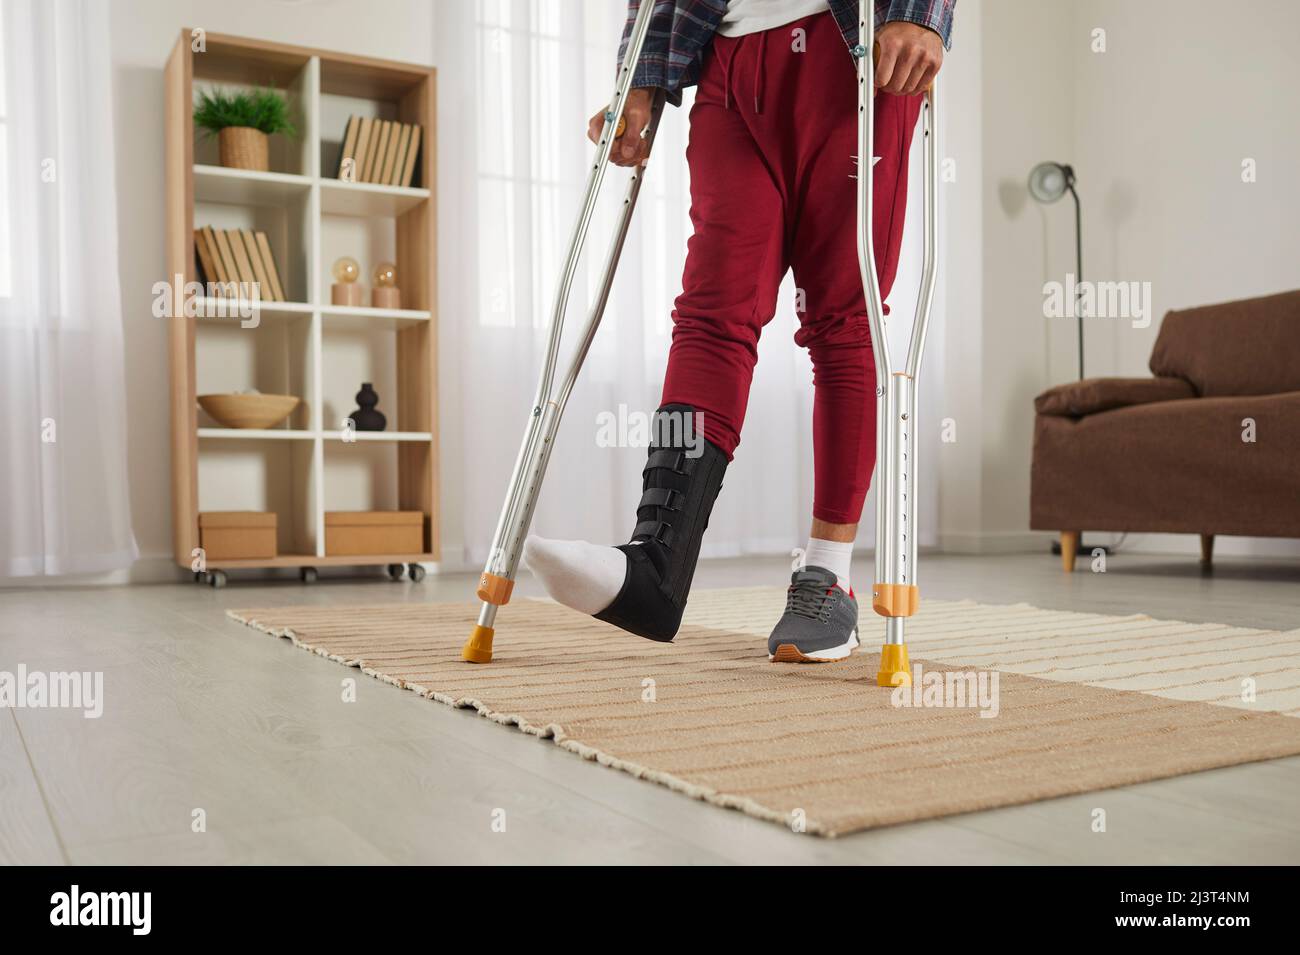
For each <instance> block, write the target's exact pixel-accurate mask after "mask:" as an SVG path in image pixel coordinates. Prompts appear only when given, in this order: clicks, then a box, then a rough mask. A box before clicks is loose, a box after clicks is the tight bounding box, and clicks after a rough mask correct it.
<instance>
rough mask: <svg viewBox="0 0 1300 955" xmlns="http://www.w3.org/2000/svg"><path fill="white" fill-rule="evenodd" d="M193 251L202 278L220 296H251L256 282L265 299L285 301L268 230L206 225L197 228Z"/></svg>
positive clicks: (262, 298)
mask: <svg viewBox="0 0 1300 955" xmlns="http://www.w3.org/2000/svg"><path fill="white" fill-rule="evenodd" d="M194 251H195V253H196V257H197V258H198V260H199V271H200V272H201V273H202V279H203V281H204V282H205V283H206V284H207V286H208V288H209V289H211V290H212V291H211V294H214V295H216V296H218V297H225V296H227V295H230V296H233V297H236V298H250V297H252V296H251V292H250V291H249V290H250V289H251V288H252V285H253V283H257V285H258V287H259V289H260V292H261V294H260V295H259V296H258V298H260V299H261V300H262V301H265V302H283V301H286V299H285V297H284V286H283V285H281V284H280V270H279V269H277V268H276V267H275V257H274V256H272V255H271V243H270V242H268V241H267V238H266V233H265V232H250V231H249V230H248V229H214V228H212V226H210V225H207V226H204V227H203V228H202V229H195V230H194Z"/></svg>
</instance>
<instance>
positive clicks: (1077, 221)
mask: <svg viewBox="0 0 1300 955" xmlns="http://www.w3.org/2000/svg"><path fill="white" fill-rule="evenodd" d="M1067 192H1068V193H1069V194H1070V195H1071V196H1073V197H1074V281H1075V287H1074V319H1075V322H1076V323H1077V324H1078V329H1079V380H1080V381H1082V380H1083V377H1084V376H1083V312H1082V311H1081V310H1080V309H1079V296H1080V294H1081V293H1082V291H1083V225H1082V217H1081V215H1080V212H1079V194H1078V193H1077V192H1075V191H1074V168H1073V167H1072V166H1067V165H1064V164H1062V163H1059V162H1040V163H1039V164H1038V165H1037V166H1035V167H1034V168H1033V169H1032V170H1030V173H1029V194H1030V195H1031V196H1033V197H1034V198H1035V199H1036V200H1037V201H1039V202H1041V203H1043V204H1044V205H1047V204H1049V203H1053V202H1055V201H1056V200H1057V199H1059V198H1061V196H1063V195H1065V194H1066V193H1067Z"/></svg>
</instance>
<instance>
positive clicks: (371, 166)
mask: <svg viewBox="0 0 1300 955" xmlns="http://www.w3.org/2000/svg"><path fill="white" fill-rule="evenodd" d="M385 136H386V132H385V127H384V121H383V120H382V119H377V120H375V125H374V126H373V127H371V130H370V151H369V152H368V153H367V154H366V163H365V165H364V166H363V167H362V169H361V181H362V182H371V181H372V179H371V177H372V176H373V175H374V173H375V162H376V161H377V160H378V159H379V158H380V157H381V156H382V155H383V151H384V139H385Z"/></svg>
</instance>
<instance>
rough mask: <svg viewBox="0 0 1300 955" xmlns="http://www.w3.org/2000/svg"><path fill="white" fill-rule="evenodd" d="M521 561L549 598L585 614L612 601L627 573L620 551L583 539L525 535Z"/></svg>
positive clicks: (596, 611) (597, 609)
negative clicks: (522, 559) (559, 539)
mask: <svg viewBox="0 0 1300 955" xmlns="http://www.w3.org/2000/svg"><path fill="white" fill-rule="evenodd" d="M524 564H525V565H526V566H527V567H528V569H529V570H531V571H532V572H533V574H534V575H536V577H537V579H538V580H540V581H541V582H542V586H543V587H545V588H546V592H547V593H548V594H550V595H551V597H553V598H554V599H555V600H557V601H559V602H560V603H562V604H564V605H565V606H566V607H572V608H573V609H574V610H577V611H578V612H579V613H587V614H597V613H600V612H601V611H602V610H604V609H605V608H606V607H608V606H609V605H610V604H612V603H613V602H614V598H615V597H617V596H618V592H619V591H620V590H622V589H623V579H624V578H625V577H626V576H627V556H626V555H625V554H624V553H623V552H622V551H621V550H619V549H618V548H616V547H608V546H601V545H599V544H588V543H587V542H586V541H557V540H548V539H547V538H545V537H529V538H528V540H526V541H524Z"/></svg>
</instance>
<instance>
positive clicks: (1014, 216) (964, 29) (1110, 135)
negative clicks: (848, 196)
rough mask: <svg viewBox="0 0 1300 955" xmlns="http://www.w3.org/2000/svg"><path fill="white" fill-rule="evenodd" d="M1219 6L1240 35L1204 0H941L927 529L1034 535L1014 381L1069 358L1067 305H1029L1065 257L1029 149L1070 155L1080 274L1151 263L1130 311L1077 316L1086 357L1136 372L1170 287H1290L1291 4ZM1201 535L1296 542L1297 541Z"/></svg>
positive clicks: (1293, 202) (963, 537)
mask: <svg viewBox="0 0 1300 955" xmlns="http://www.w3.org/2000/svg"><path fill="white" fill-rule="evenodd" d="M1236 9H1237V10H1238V11H1239V13H1240V16H1241V18H1242V22H1243V24H1244V25H1245V26H1246V27H1247V29H1246V32H1245V33H1244V34H1243V36H1244V37H1245V38H1247V39H1246V40H1245V41H1244V42H1235V41H1234V42H1228V37H1229V34H1228V33H1227V32H1225V28H1224V23H1223V16H1224V8H1223V5H1222V4H1221V3H1217V2H1211V0H1143V2H1141V3H1137V2H1132V0H960V3H959V4H958V8H957V23H956V32H955V51H954V53H953V55H952V56H951V57H950V59H949V63H948V66H947V72H946V73H945V76H944V80H945V81H946V82H945V83H944V85H943V87H942V88H943V89H944V90H945V91H946V108H947V110H948V111H949V113H950V114H951V113H952V112H953V111H956V112H957V113H958V114H959V118H957V119H955V120H954V119H951V118H950V119H949V120H948V124H949V126H950V127H951V128H950V133H949V137H948V144H947V146H946V147H945V148H946V150H947V151H948V152H949V153H950V154H952V155H953V156H955V157H957V158H958V181H957V183H956V184H954V185H950V186H947V187H945V192H944V199H945V202H946V203H947V207H948V220H949V226H950V228H949V230H948V234H947V247H946V252H947V258H946V259H945V261H944V263H943V268H944V272H943V275H944V276H945V278H944V284H945V294H946V300H947V303H948V309H947V311H948V315H947V316H946V324H947V335H948V341H947V342H946V353H947V356H948V357H947V359H946V361H945V363H944V370H945V382H944V387H945V389H946V393H945V404H946V405H948V407H950V408H952V409H956V410H955V411H954V412H953V416H954V417H955V418H956V419H957V421H958V436H959V437H958V444H957V445H956V446H949V448H947V449H944V450H943V451H942V452H941V454H943V455H944V458H943V460H944V461H945V462H947V463H953V462H956V463H955V466H953V467H952V468H951V469H949V470H948V471H946V472H945V474H944V476H943V478H942V485H941V486H942V488H943V494H942V495H941V501H943V502H944V506H943V507H942V508H941V514H940V535H939V537H940V542H941V544H942V545H943V546H945V547H947V548H949V549H953V550H969V551H991V550H1005V549H1014V548H1017V547H1024V546H1040V545H1041V543H1042V542H1041V541H1038V542H1036V541H1035V538H1036V536H1040V535H1034V534H1032V533H1030V532H1028V530H1027V528H1028V516H1029V502H1028V495H1029V463H1030V453H1031V447H1032V439H1033V405H1032V401H1033V397H1034V396H1035V395H1036V394H1038V393H1039V392H1040V391H1042V390H1044V389H1045V388H1047V387H1049V386H1050V385H1053V384H1057V383H1060V382H1062V381H1066V380H1069V379H1071V378H1073V377H1074V376H1075V374H1076V371H1075V369H1076V341H1075V326H1074V322H1073V321H1072V320H1069V319H1045V318H1044V317H1043V311H1042V285H1043V282H1044V281H1046V280H1048V279H1055V280H1058V281H1063V280H1064V276H1065V273H1066V272H1067V271H1073V270H1074V211H1073V205H1072V203H1071V202H1070V201H1069V199H1068V197H1067V198H1066V199H1063V200H1061V201H1060V202H1058V203H1056V204H1054V205H1052V206H1048V207H1044V206H1041V205H1039V204H1037V203H1035V202H1033V201H1032V200H1031V199H1030V198H1029V196H1028V192H1027V190H1026V188H1025V180H1026V177H1027V175H1028V172H1029V170H1030V168H1031V167H1032V166H1033V165H1034V164H1035V163H1037V162H1039V161H1041V160H1046V159H1052V160H1058V161H1061V162H1068V163H1071V164H1072V165H1074V167H1075V171H1076V174H1077V176H1078V189H1079V192H1080V196H1081V199H1082V203H1083V229H1084V250H1083V266H1084V277H1085V278H1086V279H1090V280H1098V281H1104V280H1111V281H1118V280H1135V281H1139V282H1151V283H1152V294H1153V300H1154V305H1153V309H1154V313H1153V321H1152V323H1151V326H1150V327H1149V328H1146V329H1135V328H1133V327H1132V325H1131V323H1129V322H1117V321H1114V320H1108V319H1095V320H1090V321H1088V322H1086V323H1085V324H1086V338H1087V348H1086V352H1085V362H1086V370H1087V373H1088V374H1089V375H1090V376H1110V375H1135V376H1145V375H1147V374H1149V372H1148V371H1147V367H1146V366H1147V359H1148V357H1149V355H1150V352H1151V346H1152V344H1153V343H1154V341H1155V336H1156V333H1157V332H1158V330H1159V323H1160V318H1161V317H1162V316H1163V314H1164V312H1165V311H1167V310H1169V309H1171V308H1182V307H1186V306H1191V305H1198V304H1207V303H1211V302H1216V301H1224V300H1229V299H1234V298H1242V297H1246V296H1251V295H1259V294H1265V293H1269V292H1276V291H1280V290H1283V289H1291V288H1296V287H1300V267H1298V265H1297V258H1296V235H1297V213H1300V183H1298V182H1297V181H1296V179H1295V177H1294V175H1293V170H1294V168H1295V156H1296V155H1297V153H1298V152H1300V125H1298V124H1296V123H1295V121H1294V114H1295V94H1294V90H1295V89H1296V87H1297V85H1300V57H1296V56H1295V55H1294V51H1293V49H1292V48H1291V43H1292V40H1293V38H1294V37H1295V36H1296V35H1297V32H1300V4H1296V3H1294V2H1290V0H1247V2H1243V3H1241V4H1240V5H1237V7H1236ZM1095 28H1102V29H1104V30H1105V31H1106V42H1107V49H1106V52H1104V53H1097V52H1093V50H1092V41H1093V30H1094V29H1095ZM972 46H976V47H978V55H977V57H976V56H975V55H973V53H972V51H971V49H970V48H971V47H972ZM976 117H977V118H976ZM976 157H978V159H976ZM1246 157H1251V158H1254V159H1255V160H1256V161H1257V164H1258V169H1259V181H1258V182H1256V183H1254V184H1244V183H1243V182H1242V181H1241V162H1242V159H1243V158H1246ZM973 164H977V165H975V169H974V170H973V171H974V176H973V177H972V176H971V175H968V173H970V172H971V171H972V165H973ZM973 182H978V185H979V206H980V211H979V215H978V216H976V215H975V214H974V211H973V209H971V204H972V202H973V201H974V200H973V198H972V196H971V195H970V194H969V193H970V186H971V185H972V183H973ZM958 217H960V218H958ZM976 263H978V264H976ZM977 283H979V284H977ZM958 343H960V344H958ZM963 423H967V424H968V426H966V427H962V425H963ZM963 445H964V447H963ZM945 466H946V465H945ZM1093 536H1094V537H1096V536H1097V535H1093ZM1104 539H1109V538H1108V537H1106V538H1104ZM1125 547H1126V549H1129V550H1139V549H1140V550H1174V551H1178V552H1182V553H1189V554H1190V553H1195V552H1196V549H1197V547H1198V544H1197V542H1196V539H1195V538H1194V537H1191V536H1190V535H1188V536H1170V535H1135V536H1133V537H1130V538H1129V539H1128V541H1127V542H1126V544H1125ZM1219 549H1220V552H1223V553H1234V552H1236V553H1258V554H1300V542H1295V541H1265V540H1232V539H1229V540H1226V541H1224V542H1222V543H1221V545H1220V548H1219Z"/></svg>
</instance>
